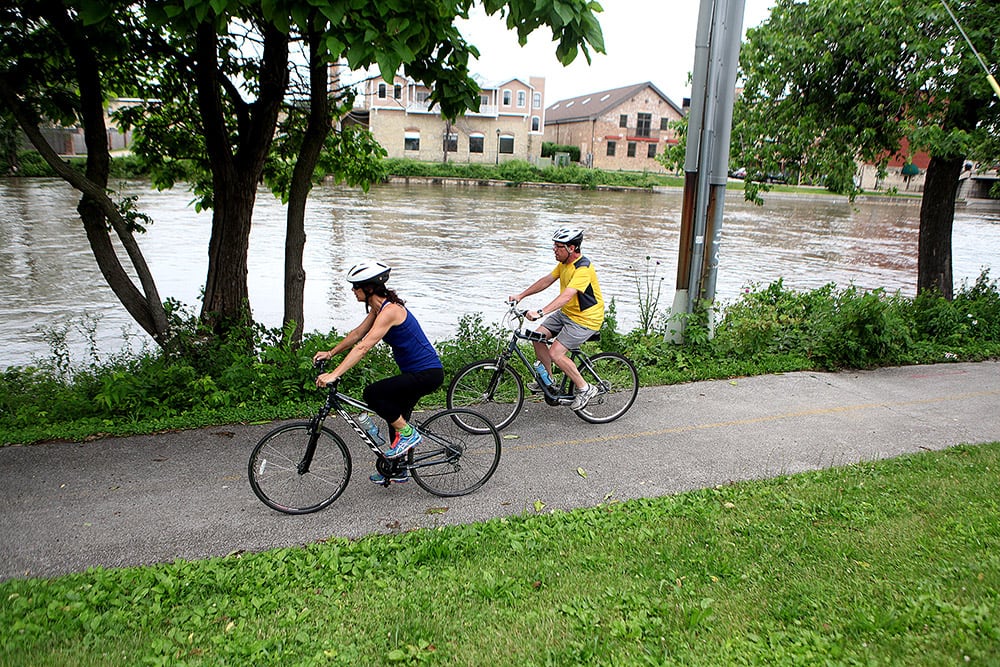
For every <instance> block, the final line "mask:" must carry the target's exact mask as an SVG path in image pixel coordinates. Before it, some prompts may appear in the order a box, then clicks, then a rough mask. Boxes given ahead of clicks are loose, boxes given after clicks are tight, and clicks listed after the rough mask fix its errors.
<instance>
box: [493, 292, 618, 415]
mask: <svg viewBox="0 0 1000 667" xmlns="http://www.w3.org/2000/svg"><path fill="white" fill-rule="evenodd" d="M510 310H511V313H512V314H514V315H515V316H516V317H517V318H518V326H517V328H516V329H514V330H513V331H512V332H511V336H510V341H509V342H508V343H507V346H506V348H504V349H502V350H501V351H500V354H499V355H498V356H497V373H496V375H495V376H494V378H495V379H494V383H495V382H497V381H499V379H500V378H501V377H502V375H503V370H504V368H505V367H506V366H507V364H508V363H509V362H510V360H511V358H513V357H515V356H516V357H517V358H518V359H520V360H521V363H522V364H524V367H525V368H526V369H527V370H528V374H529V375H530V376H531V377H532V378H534V380H535V382H537V383H538V386H539V387H541V388H542V394H543V396H544V397H545V402H546V403H548V404H549V405H569V404H570V403H572V402H573V398H574V396H573V394H572V393H569V394H563V393H560V392H559V391H558V389H557V388H556V387H555V385H547V384H545V383H544V382H542V379H541V378H540V377H539V376H538V373H537V372H536V371H535V367H534V365H532V363H531V361H530V360H529V359H528V357H527V355H525V354H524V352H523V351H522V350H521V347H520V346H519V345H518V344H517V341H518V340H526V341H528V342H531V343H535V342H539V343H545V344H546V345H548V346H550V347H551V345H552V341H551V340H550V339H548V338H545V337H544V336H542V335H541V334H539V333H538V332H537V331H522V326H523V324H524V316H525V314H526V313H527V311H520V310H517V309H516V308H515V307H514V306H511V309H510ZM569 353H570V359H572V360H573V363H575V364H576V365H577V368H579V367H580V366H581V365H582V366H583V367H584V368H586V369H587V370H588V371H590V372H591V373H592V374H593V375H594V376H595V377H598V375H597V372H596V371H595V370H594V367H593V366H592V365H591V363H590V357H589V356H587V354H586V353H585V352H584V351H583V350H582V349H580V348H576V349H573V350H570V351H569ZM601 389H602V390H603V389H604V388H603V387H602V388H601ZM495 390H496V385H495V384H491V386H490V387H489V393H490V395H492V394H493V392H494V391H495ZM570 392H572V387H570Z"/></svg>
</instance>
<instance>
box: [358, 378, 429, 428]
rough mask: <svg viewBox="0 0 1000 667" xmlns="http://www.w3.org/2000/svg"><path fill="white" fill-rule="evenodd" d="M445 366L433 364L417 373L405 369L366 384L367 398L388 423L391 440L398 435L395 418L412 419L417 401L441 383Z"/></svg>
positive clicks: (370, 404)
mask: <svg viewBox="0 0 1000 667" xmlns="http://www.w3.org/2000/svg"><path fill="white" fill-rule="evenodd" d="M443 382H444V370H442V369H440V368H430V369H427V370H425V371H417V372H416V373H402V374H400V375H394V376H392V377H387V378H384V379H382V380H378V381H377V382H372V383H371V384H370V385H368V386H367V387H365V391H364V394H363V396H364V399H365V403H367V404H368V407H370V408H371V409H372V410H374V411H375V413H376V414H378V416H379V417H381V418H382V419H384V420H385V421H386V423H388V424H390V426H389V442H392V439H393V438H394V437H395V436H396V432H395V429H393V428H392V426H391V424H392V422H394V421H396V420H397V419H399V418H400V417H402V418H403V419H405V420H406V421H410V416H411V415H412V414H413V408H414V407H416V405H417V401H419V400H420V399H421V398H422V397H424V396H426V395H427V394H429V393H431V392H432V391H434V390H435V389H437V388H438V387H440V386H441V384H442V383H443Z"/></svg>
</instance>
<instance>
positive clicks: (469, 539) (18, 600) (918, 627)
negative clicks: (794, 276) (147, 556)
mask: <svg viewBox="0 0 1000 667" xmlns="http://www.w3.org/2000/svg"><path fill="white" fill-rule="evenodd" d="M998 487H1000V443H992V444H985V445H979V446H968V445H963V446H957V447H954V448H951V449H949V450H946V451H943V452H929V453H923V454H919V455H911V456H904V457H900V458H896V459H891V460H886V461H878V462H872V463H860V464H856V465H852V466H847V467H842V468H835V469H831V470H825V471H820V472H810V473H803V474H799V475H794V476H785V477H780V478H776V479H770V480H763V481H757V482H747V483H740V484H734V485H729V486H725V487H719V488H713V489H706V490H701V491H696V492H690V493H684V494H680V495H675V496H668V497H663V498H656V499H647V500H637V501H628V502H616V503H609V504H605V505H601V506H598V507H594V508H589V509H581V510H577V511H572V512H545V511H543V512H540V513H537V514H530V515H524V516H520V517H516V518H512V519H497V520H493V521H489V522H485V523H480V524H472V525H467V526H452V527H444V528H440V529H435V530H419V531H414V532H411V533H405V534H401V535H391V536H374V537H369V538H365V539H362V540H356V541H350V540H345V539H339V538H337V539H331V540H329V541H327V542H324V543H320V544H315V545H312V546H309V547H307V548H295V549H279V550H274V551H269V552H266V553H260V554H242V555H233V556H230V557H226V558H219V559H212V560H206V561H197V562H175V563H172V564H167V565H161V566H156V567H144V568H123V569H116V570H104V569H96V570H91V571H89V572H87V573H83V574H77V575H69V576H64V577H59V578H55V579H33V580H15V581H7V582H5V583H3V584H0V600H2V603H0V643H2V645H0V664H3V665H119V664H134V665H137V664H149V665H159V664H162V665H181V664H185V665H222V664H226V665H384V664H402V665H407V664H413V665H417V664H422V665H490V666H491V667H495V666H500V665H581V664H582V665H732V664H737V665H757V664H760V665H817V664H833V665H907V666H909V665H928V666H930V665H934V666H937V665H964V664H971V665H997V664H1000V500H998V494H997V489H998Z"/></svg>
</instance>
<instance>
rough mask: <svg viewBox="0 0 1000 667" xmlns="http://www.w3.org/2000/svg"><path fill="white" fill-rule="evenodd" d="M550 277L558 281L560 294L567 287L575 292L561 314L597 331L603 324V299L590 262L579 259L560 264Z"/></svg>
mask: <svg viewBox="0 0 1000 667" xmlns="http://www.w3.org/2000/svg"><path fill="white" fill-rule="evenodd" d="M551 275H552V277H553V278H558V279H559V291H560V292H562V291H563V290H565V289H566V288H567V287H572V288H573V289H575V290H576V296H574V297H573V298H572V299H570V300H569V303H567V304H566V305H565V306H563V307H562V312H564V313H566V316H567V317H568V318H569V319H571V320H573V321H574V322H576V323H577V324H579V325H580V326H584V327H586V328H588V329H593V330H594V331H598V330H599V329H600V328H601V324H603V323H604V297H602V296H601V286H600V284H599V283H598V282H597V272H596V271H595V270H594V267H593V265H592V264H591V263H590V260H589V259H587V258H586V257H580V258H579V259H577V260H576V261H575V262H573V263H572V264H563V263H561V262H560V263H559V264H556V268H554V269H552V274H551Z"/></svg>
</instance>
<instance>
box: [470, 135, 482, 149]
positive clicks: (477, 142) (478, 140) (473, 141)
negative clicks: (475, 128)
mask: <svg viewBox="0 0 1000 667" xmlns="http://www.w3.org/2000/svg"><path fill="white" fill-rule="evenodd" d="M483 139H484V137H483V135H482V134H470V135H469V152H470V153H482V152H483V144H484V142H483Z"/></svg>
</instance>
